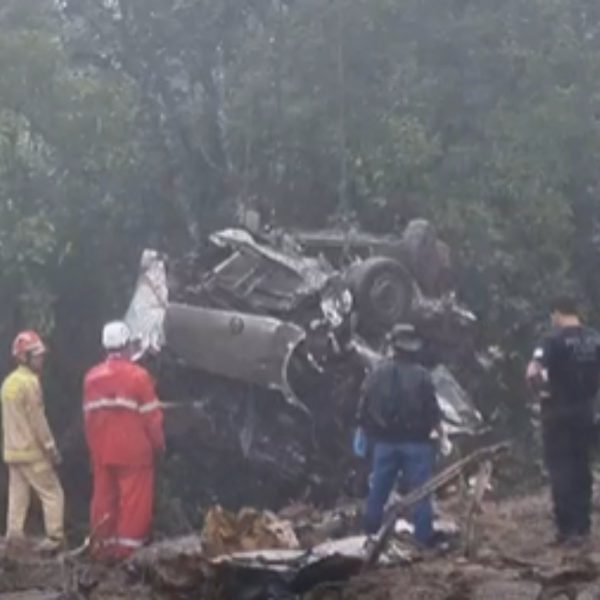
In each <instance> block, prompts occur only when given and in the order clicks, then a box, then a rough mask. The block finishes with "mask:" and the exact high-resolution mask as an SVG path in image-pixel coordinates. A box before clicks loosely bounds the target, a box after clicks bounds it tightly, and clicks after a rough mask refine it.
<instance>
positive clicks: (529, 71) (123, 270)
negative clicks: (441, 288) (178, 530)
mask: <svg viewBox="0 0 600 600" xmlns="http://www.w3.org/2000/svg"><path fill="white" fill-rule="evenodd" d="M0 73H2V76H1V77H0V306H2V311H1V313H0V340H3V342H2V344H1V346H2V354H1V356H2V358H3V360H2V361H1V362H2V367H3V371H6V369H7V368H8V360H7V354H6V348H7V346H8V344H9V341H10V339H11V337H12V335H13V334H14V332H15V331H16V330H17V329H19V328H21V327H24V326H33V327H38V328H41V330H42V331H43V332H44V333H45V334H46V335H47V336H49V338H50V340H51V343H52V347H53V355H52V356H53V358H52V363H51V365H50V370H49V374H48V387H49V396H50V405H51V412H52V411H53V412H54V415H55V417H56V416H58V415H59V412H60V416H58V418H57V419H56V420H55V422H56V424H57V427H58V428H59V429H60V428H61V427H62V428H67V424H68V423H69V422H70V420H72V419H73V420H76V419H77V418H78V414H79V409H78V406H79V385H80V376H81V372H82V370H83V369H84V368H85V367H86V366H87V365H89V363H90V362H91V361H92V360H94V358H95V357H96V356H97V354H98V343H97V342H98V331H99V327H100V324H101V323H102V321H103V320H104V319H105V318H107V317H110V316H115V315H119V314H121V313H122V312H123V309H124V307H125V302H126V299H127V296H128V293H129V291H130V289H131V286H132V283H133V278H134V275H135V269H136V264H137V261H138V258H139V253H140V250H141V249H142V248H143V247H146V246H155V247H159V248H162V249H165V250H167V251H171V252H180V251H183V250H185V249H188V248H190V247H192V246H193V244H194V243H196V242H197V241H198V240H199V239H200V238H201V236H202V234H203V232H205V231H206V230H208V229H210V228H212V227H214V226H217V225H219V224H223V223H225V222H230V221H231V220H232V219H233V218H234V217H235V214H236V212H237V210H238V209H239V207H240V206H253V207H257V208H258V209H259V210H260V211H261V212H262V213H263V214H265V215H271V216H272V217H273V218H274V219H275V220H276V222H278V223H279V224H282V225H302V226H307V227H310V226H317V225H321V224H323V223H325V222H326V221H327V220H329V219H332V218H334V217H335V216H336V215H339V214H340V212H341V213H345V212H346V211H352V212H353V213H355V215H356V216H357V218H358V219H359V221H360V222H361V223H362V225H363V226H364V227H365V228H367V229H370V230H376V231H391V230H395V229H396V230H398V229H399V228H400V227H401V226H402V224H403V223H404V222H405V221H406V220H407V219H408V218H411V217H413V216H415V215H422V216H426V217H429V218H431V219H433V220H434V221H435V222H436V223H437V225H438V227H439V228H440V230H441V232H442V234H443V236H445V238H446V239H447V240H448V242H449V243H450V245H451V246H452V247H453V249H454V250H455V254H456V259H457V265H458V275H459V281H460V290H461V294H462V296H463V298H464V299H465V300H466V302H467V303H469V304H471V306H472V307H473V308H474V309H475V310H476V311H477V312H478V314H479V316H480V317H481V322H482V341H483V342H484V343H486V344H497V345H499V346H500V347H501V348H502V349H503V350H504V351H505V352H506V359H505V362H504V365H503V368H502V371H501V372H498V377H497V382H498V390H497V392H498V398H499V401H503V400H501V399H502V398H507V399H509V398H510V397H511V396H514V397H517V398H518V396H519V395H520V394H522V390H521V389H520V387H519V386H520V374H521V369H522V361H523V357H524V353H525V352H526V351H528V348H529V345H530V343H531V335H532V333H533V331H534V329H535V327H536V326H537V325H539V324H540V323H541V322H542V319H543V317H544V301H545V299H546V298H547V297H548V295H549V294H552V293H555V292H556V290H557V289H568V290H575V291H576V292H577V293H578V294H579V295H580V297H581V299H582V301H583V302H584V303H585V305H586V307H587V309H588V310H589V312H590V315H591V316H594V314H595V313H596V312H597V308H598V306H599V305H600V281H597V278H596V277H595V275H596V270H595V266H596V264H597V263H600V256H599V252H600V237H599V234H600V229H599V224H600V203H599V202H598V199H599V198H598V196H599V194H600V171H599V170H598V168H597V165H598V161H599V159H600V5H597V4H596V3H595V2H593V1H591V0H506V1H505V2H497V1H495V0H478V1H477V2H475V1H472V0H448V1H446V2H441V3H440V2H434V3H427V2H421V1H419V0H331V1H329V2H323V1H322V0H303V1H302V2H300V1H297V0H245V1H240V0H173V1H170V2H165V1H164V0H55V1H52V0H4V2H3V3H2V8H1V9H0Z"/></svg>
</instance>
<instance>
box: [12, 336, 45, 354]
mask: <svg viewBox="0 0 600 600" xmlns="http://www.w3.org/2000/svg"><path fill="white" fill-rule="evenodd" d="M45 352H46V346H44V342H42V338H41V337H40V336H39V335H38V334H37V333H36V332H35V331H22V332H21V333H19V335H17V337H16V338H15V340H14V342H13V345H12V355H13V356H14V357H15V358H16V359H17V360H20V361H25V360H26V359H27V358H28V356H35V355H38V354H44V353H45Z"/></svg>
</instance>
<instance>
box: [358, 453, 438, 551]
mask: <svg viewBox="0 0 600 600" xmlns="http://www.w3.org/2000/svg"><path fill="white" fill-rule="evenodd" d="M434 461H435V451H434V447H433V444H431V443H429V442H422V443H417V442H405V443H401V444H390V443H385V442H376V443H375V447H374V451H373V473H372V478H371V489H370V491H369V498H368V500H367V509H366V513H365V522H364V525H365V530H366V532H367V533H368V534H369V535H372V534H375V533H377V532H378V531H379V529H380V528H381V523H382V520H383V510H384V507H385V503H386V502H387V500H388V498H389V496H390V492H391V491H392V488H393V487H394V483H395V482H396V480H397V478H398V473H399V472H400V471H402V473H403V475H404V479H405V480H406V484H407V486H408V489H409V491H412V490H414V489H416V488H418V487H420V486H421V485H423V484H424V483H425V482H426V481H427V480H428V479H430V478H431V476H432V474H433V465H434ZM412 522H413V525H414V527H415V538H416V539H417V541H419V542H420V543H422V544H427V543H428V542H429V541H430V540H431V538H432V536H433V509H432V506H431V497H430V496H428V497H426V498H424V499H423V500H421V501H420V502H418V503H417V504H415V506H414V507H413V510H412Z"/></svg>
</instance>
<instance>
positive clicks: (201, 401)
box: [126, 221, 481, 505]
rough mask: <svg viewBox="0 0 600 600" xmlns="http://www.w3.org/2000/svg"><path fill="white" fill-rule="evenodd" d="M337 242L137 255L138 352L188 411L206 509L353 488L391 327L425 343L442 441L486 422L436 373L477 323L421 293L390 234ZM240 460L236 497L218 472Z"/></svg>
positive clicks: (245, 237) (221, 236)
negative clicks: (376, 369) (362, 417)
mask: <svg viewBox="0 0 600 600" xmlns="http://www.w3.org/2000/svg"><path fill="white" fill-rule="evenodd" d="M423 223H424V222H421V221H419V222H417V224H416V225H415V224H410V225H409V227H408V228H407V231H408V230H411V229H415V228H417V229H418V228H419V227H421V229H422V228H423V227H425V226H424V225H423ZM425 229H426V231H427V232H429V230H428V229H427V228H425ZM421 233H423V231H422V232H421ZM423 235H424V234H423ZM423 235H422V236H421V237H423ZM334 237H335V236H332V235H329V236H328V237H327V236H325V241H327V243H328V244H329V247H328V248H325V249H323V248H319V247H318V245H319V244H318V243H317V242H318V241H319V242H322V241H323V239H324V238H323V236H321V237H317V236H316V235H313V237H312V238H310V236H309V235H308V234H306V233H304V234H302V233H296V234H293V235H292V234H289V233H283V232H270V233H268V234H265V235H264V236H261V237H258V236H253V235H252V234H250V233H249V232H247V231H245V230H240V229H229V230H224V231H220V232H216V233H214V234H213V235H212V236H211V238H210V240H211V242H212V244H213V249H212V250H211V251H207V252H206V253H201V254H199V255H198V254H196V255H191V256H188V257H185V258H184V259H181V260H179V261H170V260H168V259H167V258H166V257H164V256H162V255H160V254H159V253H157V252H155V251H152V250H147V251H145V252H144V255H143V257H142V262H141V271H140V274H139V278H138V282H137V286H136V290H135V293H134V297H133V299H132V302H131V305H130V307H129V310H128V312H127V315H126V320H127V322H128V324H129V325H130V327H131V329H132V331H133V332H134V335H135V336H136V338H137V339H138V341H139V356H140V357H146V359H148V360H157V365H156V368H157V369H159V375H160V377H159V381H160V382H161V394H162V397H163V398H164V399H166V400H169V401H175V404H176V405H178V406H187V407H188V408H189V407H193V408H194V418H193V419H192V418H189V417H188V416H186V417H185V419H184V420H185V423H184V425H183V430H185V432H187V433H188V434H189V435H187V436H186V435H184V434H183V433H182V430H180V434H181V435H179V436H177V437H178V441H177V442H176V445H177V444H182V450H185V451H186V456H189V455H190V454H191V455H193V454H194V452H196V453H197V456H198V460H199V467H198V468H199V472H198V479H202V480H203V484H202V489H201V490H198V492H199V493H200V494H201V496H202V499H203V500H205V501H206V503H207V504H208V503H210V502H213V501H215V500H220V501H225V502H229V504H232V505H235V504H240V503H242V502H243V501H244V500H245V501H246V502H251V501H252V500H256V503H257V504H258V505H265V504H272V505H273V504H281V503H284V502H285V501H286V500H287V499H288V498H289V497H298V496H299V495H305V496H310V497H311V498H312V499H314V500H322V501H327V500H331V499H333V497H335V496H336V495H339V494H340V492H342V491H345V492H349V493H352V491H355V492H356V491H357V490H356V479H353V475H355V474H356V473H355V472H356V468H357V466H356V461H355V460H354V459H353V457H352V456H351V452H350V446H351V444H350V439H351V432H352V427H353V420H354V415H355V411H356V404H357V401H358V397H359V390H360V386H361V384H362V381H363V379H364V377H365V375H366V373H367V372H368V371H369V369H371V368H372V366H373V364H374V363H375V362H376V361H377V360H378V359H379V358H380V357H381V356H382V352H384V351H385V333H386V331H388V330H389V328H390V326H391V325H393V324H394V323H396V322H400V321H410V322H413V323H415V325H416V326H417V327H418V329H419V330H420V331H421V332H422V333H423V335H424V337H425V340H426V352H425V356H424V357H423V360H424V362H426V363H427V364H428V365H429V366H431V368H432V371H433V375H434V379H435V382H436V385H437V389H438V395H439V397H440V403H441V406H442V409H443V412H444V417H445V421H446V425H447V427H448V428H449V432H450V433H452V434H457V435H458V434H467V435H471V434H473V433H474V432H475V431H476V430H477V429H478V428H479V427H480V425H481V417H480V415H479V413H478V412H477V410H476V409H475V408H474V406H473V405H472V403H471V402H470V399H469V397H468V395H467V394H466V393H465V391H464V390H463V388H462V387H461V386H460V385H459V384H458V382H457V381H456V380H455V379H454V377H453V376H452V374H451V372H450V370H449V369H448V368H447V367H445V366H443V364H442V361H443V362H448V357H450V358H451V356H450V354H451V353H452V352H453V351H454V353H455V354H457V349H458V348H464V346H461V344H460V343H459V342H460V341H461V339H462V338H461V337H458V336H460V335H461V332H462V337H463V338H467V337H468V333H469V330H470V328H471V325H472V323H473V321H474V317H473V315H472V314H471V313H470V312H469V311H468V310H466V309H464V308H462V307H461V306H460V305H459V304H458V303H457V302H456V300H455V297H454V294H453V293H452V292H451V291H450V289H449V288H448V286H442V288H441V289H443V290H444V291H443V293H442V294H441V295H439V296H431V295H428V294H426V293H425V292H424V288H423V284H422V283H420V282H419V278H418V277H416V276H415V275H413V273H414V272H415V269H417V270H418V261H417V260H416V256H417V254H418V251H416V250H414V248H413V252H412V256H413V259H410V258H407V257H410V256H411V254H410V252H408V251H407V249H406V248H407V245H406V244H404V245H402V244H400V246H398V244H397V243H396V242H395V241H394V239H393V238H376V237H372V236H366V235H364V234H360V235H359V234H356V233H355V234H354V235H353V236H351V237H348V236H347V237H345V238H340V240H339V244H338V245H337V246H336V244H335V243H334V242H335V240H334ZM413 246H414V244H413ZM417 250H418V249H417ZM377 252H382V254H377ZM383 253H385V254H383ZM429 283H430V284H431V282H429ZM433 289H434V287H431V285H430V287H428V290H429V292H431V291H432V290H433ZM448 336H449V338H448ZM463 351H464V350H463ZM194 422H197V423H203V425H202V426H201V427H199V428H196V427H194V425H193V423H194ZM186 439H187V440H188V442H186V441H185V440H186ZM209 453H211V455H212V456H213V459H210V458H209V457H208V454H209ZM242 456H243V457H244V458H245V459H246V460H245V463H244V464H245V468H244V469H243V471H244V472H243V473H239V476H240V477H241V478H246V479H244V481H243V482H241V481H238V483H239V484H240V487H241V488H243V489H244V494H243V496H244V498H243V499H242V498H241V497H240V492H239V491H238V492H235V491H233V490H232V489H231V485H230V484H231V481H227V480H226V478H224V477H223V475H222V471H223V470H227V466H226V465H228V464H230V465H231V466H232V468H235V469H238V470H239V464H240V462H239V461H240V457H242ZM217 457H218V458H217ZM186 483H187V485H190V482H189V481H188V482H186ZM345 486H346V487H345Z"/></svg>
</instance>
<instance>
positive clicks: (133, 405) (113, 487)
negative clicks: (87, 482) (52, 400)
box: [83, 321, 165, 560]
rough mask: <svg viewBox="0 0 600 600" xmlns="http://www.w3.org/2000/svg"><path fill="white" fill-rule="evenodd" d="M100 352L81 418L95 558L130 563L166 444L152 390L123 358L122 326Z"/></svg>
mask: <svg viewBox="0 0 600 600" xmlns="http://www.w3.org/2000/svg"><path fill="white" fill-rule="evenodd" d="M102 344H103V346H104V348H105V350H106V352H107V354H108V356H107V358H106V360H105V361H104V362H102V363H100V364H98V365H96V366H95V367H93V368H92V369H91V370H90V371H89V372H88V373H87V375H86V377H85V381H84V393H83V413H84V421H85V434H86V439H87V444H88V447H89V451H90V457H91V463H92V471H93V480H94V486H93V496H92V505H91V511H90V512H91V514H90V521H91V531H92V533H93V538H94V555H95V556H96V558H98V559H100V560H104V559H106V560H112V559H122V558H126V557H127V556H129V555H130V554H131V553H132V552H134V551H135V550H136V549H137V548H140V547H141V546H142V545H143V544H144V542H145V541H146V539H147V537H148V535H149V533H150V528H151V524H152V510H153V500H154V462H155V458H156V455H157V454H158V453H162V452H163V451H164V447H165V442H164V434H163V415H162V410H161V405H160V402H159V400H158V398H157V397H156V393H155V389H154V383H153V381H152V378H151V377H150V375H149V373H148V372H147V371H146V370H145V369H143V368H142V367H140V366H138V365H136V364H135V363H134V362H133V361H132V360H131V358H130V356H131V351H132V340H131V333H130V331H129V328H128V327H127V325H126V324H125V323H123V322H121V321H114V322H111V323H108V324H107V325H105V327H104V330H103V333H102Z"/></svg>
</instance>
